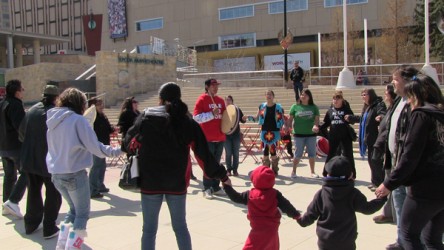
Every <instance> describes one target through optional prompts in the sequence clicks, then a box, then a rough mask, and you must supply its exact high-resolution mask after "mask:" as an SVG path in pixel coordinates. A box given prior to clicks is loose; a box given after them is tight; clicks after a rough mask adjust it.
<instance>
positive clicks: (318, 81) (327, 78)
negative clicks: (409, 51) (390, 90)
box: [306, 62, 444, 85]
mask: <svg viewBox="0 0 444 250" xmlns="http://www.w3.org/2000/svg"><path fill="white" fill-rule="evenodd" d="M430 64H431V66H432V67H434V68H435V69H436V72H437V74H438V78H439V84H440V85H442V84H443V81H444V62H433V63H430ZM400 65H401V64H376V65H354V66H348V68H349V69H350V70H351V71H352V72H353V75H354V76H355V80H356V78H357V75H358V72H359V70H363V71H365V72H366V74H363V75H362V77H367V79H368V83H369V84H371V85H384V84H387V83H390V82H391V81H392V71H393V69H394V68H396V67H397V66H400ZM409 65H413V66H414V67H415V68H417V69H421V68H422V67H423V66H424V63H409ZM343 68H344V66H329V67H321V69H320V70H319V67H311V68H310V70H308V71H307V73H306V80H308V81H309V83H310V84H313V85H336V84H337V82H338V76H339V72H341V71H342V69H343Z"/></svg>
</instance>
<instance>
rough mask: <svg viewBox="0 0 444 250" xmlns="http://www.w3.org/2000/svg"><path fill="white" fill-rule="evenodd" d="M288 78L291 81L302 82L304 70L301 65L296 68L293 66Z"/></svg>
mask: <svg viewBox="0 0 444 250" xmlns="http://www.w3.org/2000/svg"><path fill="white" fill-rule="evenodd" d="M290 80H292V81H293V83H298V82H302V81H303V80H304V70H303V69H302V68H301V67H298V68H297V69H295V68H293V69H292V70H291V72H290Z"/></svg>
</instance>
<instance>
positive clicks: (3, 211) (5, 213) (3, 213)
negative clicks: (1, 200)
mask: <svg viewBox="0 0 444 250" xmlns="http://www.w3.org/2000/svg"><path fill="white" fill-rule="evenodd" d="M8 214H9V212H8V210H7V209H6V208H5V207H2V215H8Z"/></svg>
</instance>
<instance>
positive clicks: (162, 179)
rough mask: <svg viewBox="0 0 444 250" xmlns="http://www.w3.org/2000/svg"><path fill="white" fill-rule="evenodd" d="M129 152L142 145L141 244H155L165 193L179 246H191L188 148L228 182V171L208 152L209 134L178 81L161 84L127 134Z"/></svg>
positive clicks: (209, 172) (211, 174)
mask: <svg viewBox="0 0 444 250" xmlns="http://www.w3.org/2000/svg"><path fill="white" fill-rule="evenodd" d="M125 145H127V151H128V152H129V153H130V154H134V153H135V151H136V150H137V151H138V154H139V157H138V166H139V177H140V183H139V184H140V192H141V194H142V195H141V196H142V197H141V200H142V201H141V203H142V215H143V234H142V249H155V244H156V234H157V227H158V221H159V212H160V208H161V206H162V202H163V200H164V199H165V200H166V203H167V205H168V208H169V210H170V214H171V224H172V226H173V230H174V233H175V235H176V241H177V245H178V247H179V249H192V247H191V237H190V233H189V231H188V227H187V222H186V196H187V188H188V186H189V182H190V177H191V160H190V159H191V158H190V149H192V150H193V151H194V156H195V157H196V159H197V162H198V163H199V165H200V167H201V168H202V170H203V172H204V174H205V176H207V177H208V178H212V179H218V180H221V181H222V182H226V183H230V179H229V178H228V176H227V171H226V169H225V167H224V166H222V165H220V164H219V162H218V161H216V159H215V158H214V156H213V154H212V153H211V152H210V150H209V147H208V143H207V140H206V137H205V135H204V133H203V131H202V129H201V127H200V126H199V124H198V123H197V122H196V121H194V120H193V118H192V116H191V114H190V113H189V112H188V106H187V105H186V104H185V103H184V102H183V101H182V100H181V90H180V87H179V85H177V84H176V83H173V82H168V83H165V84H163V85H162V86H161V87H160V89H159V106H157V107H151V108H147V109H145V110H144V111H143V113H142V114H141V115H140V116H139V117H138V118H137V119H136V121H135V123H134V126H132V127H131V128H130V129H129V130H128V133H127V135H126V137H125Z"/></svg>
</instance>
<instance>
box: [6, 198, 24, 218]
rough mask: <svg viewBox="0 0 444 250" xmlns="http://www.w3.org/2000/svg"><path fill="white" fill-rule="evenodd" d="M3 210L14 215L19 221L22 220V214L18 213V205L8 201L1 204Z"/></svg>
mask: <svg viewBox="0 0 444 250" xmlns="http://www.w3.org/2000/svg"><path fill="white" fill-rule="evenodd" d="M3 208H4V209H6V211H8V212H9V213H10V214H12V215H14V216H15V217H17V218H19V219H23V214H22V213H21V212H20V207H19V205H18V204H15V203H13V202H11V201H10V200H7V201H6V202H5V203H4V204H3Z"/></svg>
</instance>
